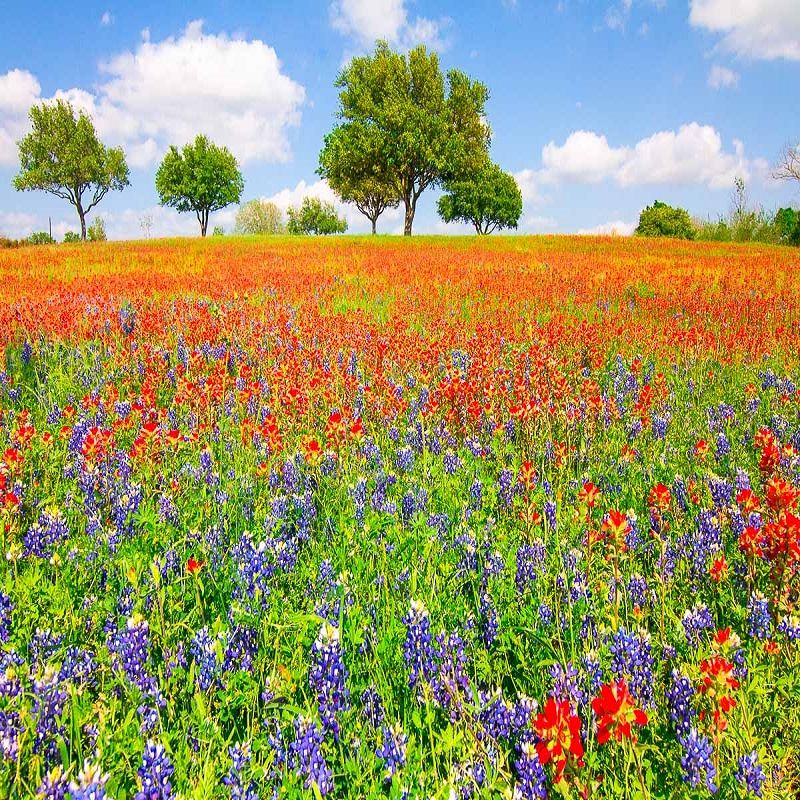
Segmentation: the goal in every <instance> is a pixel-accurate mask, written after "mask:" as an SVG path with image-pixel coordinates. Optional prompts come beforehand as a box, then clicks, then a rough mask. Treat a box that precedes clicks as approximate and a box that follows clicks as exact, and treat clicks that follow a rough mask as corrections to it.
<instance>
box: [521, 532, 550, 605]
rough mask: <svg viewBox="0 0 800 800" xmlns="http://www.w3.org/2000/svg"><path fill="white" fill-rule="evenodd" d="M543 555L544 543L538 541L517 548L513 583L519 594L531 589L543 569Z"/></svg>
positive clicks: (544, 553) (544, 552)
mask: <svg viewBox="0 0 800 800" xmlns="http://www.w3.org/2000/svg"><path fill="white" fill-rule="evenodd" d="M545 555H546V551H545V546H544V542H542V541H541V540H540V539H537V540H536V541H534V542H532V543H531V544H521V545H520V546H519V548H517V558H516V561H517V571H516V576H515V582H516V585H517V591H518V592H519V593H520V594H522V593H523V592H525V590H526V589H529V588H532V587H533V583H534V581H535V580H536V576H537V574H538V573H539V572H540V571H542V570H543V569H544V561H545Z"/></svg>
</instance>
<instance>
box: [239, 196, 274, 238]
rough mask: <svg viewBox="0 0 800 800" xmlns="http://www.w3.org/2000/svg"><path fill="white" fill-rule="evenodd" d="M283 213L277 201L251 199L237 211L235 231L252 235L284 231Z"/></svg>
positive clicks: (265, 234)
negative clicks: (276, 203)
mask: <svg viewBox="0 0 800 800" xmlns="http://www.w3.org/2000/svg"><path fill="white" fill-rule="evenodd" d="M284 229H285V226H284V224H283V214H282V213H281V210H280V209H279V208H278V206H276V205H275V203H270V202H268V201H267V200H250V202H248V203H245V204H244V205H242V206H241V207H240V208H239V210H238V211H237V212H236V227H235V231H236V233H238V234H244V235H250V236H267V235H270V234H276V233H283V232H284Z"/></svg>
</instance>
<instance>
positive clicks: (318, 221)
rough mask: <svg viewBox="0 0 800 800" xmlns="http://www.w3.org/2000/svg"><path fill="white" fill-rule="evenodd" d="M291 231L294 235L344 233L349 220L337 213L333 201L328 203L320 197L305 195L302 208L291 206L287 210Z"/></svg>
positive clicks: (288, 227)
mask: <svg viewBox="0 0 800 800" xmlns="http://www.w3.org/2000/svg"><path fill="white" fill-rule="evenodd" d="M286 213H287V216H288V217H289V224H288V225H287V226H286V228H287V230H288V231H289V233H291V234H294V235H303V234H317V235H319V234H321V235H326V234H330V233H344V232H345V231H346V230H347V220H345V219H343V218H342V217H340V216H339V215H338V214H337V213H336V208H335V207H334V205H333V203H327V202H323V201H322V200H320V199H319V198H318V197H304V198H303V202H302V204H301V206H300V208H290V209H288V211H287V212H286Z"/></svg>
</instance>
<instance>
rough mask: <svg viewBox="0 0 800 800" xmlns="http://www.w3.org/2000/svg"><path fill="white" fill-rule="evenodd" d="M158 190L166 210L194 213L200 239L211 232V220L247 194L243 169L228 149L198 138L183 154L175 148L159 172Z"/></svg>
mask: <svg viewBox="0 0 800 800" xmlns="http://www.w3.org/2000/svg"><path fill="white" fill-rule="evenodd" d="M156 190H157V191H158V196H159V199H160V202H161V205H163V206H170V207H172V208H175V209H176V210H177V211H180V212H186V211H194V213H195V216H196V217H197V221H198V222H199V223H200V235H201V236H205V235H206V233H207V231H208V218H209V216H210V215H211V214H212V213H213V212H214V211H219V210H220V209H222V208H225V207H226V206H229V205H231V203H238V202H239V200H240V199H241V196H242V191H243V190H244V178H242V173H241V172H240V170H239V165H238V163H237V161H236V159H235V158H234V156H233V154H232V153H231V152H230V150H228V148H227V147H219V146H218V145H215V144H214V143H213V142H211V141H209V140H208V138H207V137H206V136H202V135H198V136H197V137H196V138H195V140H194V142H192V143H190V144H187V145H184V147H183V148H182V149H181V150H178V148H177V147H175V146H174V145H172V146H171V147H170V148H169V151H168V152H167V154H166V155H165V156H164V160H163V161H162V162H161V165H160V166H159V168H158V171H157V172H156Z"/></svg>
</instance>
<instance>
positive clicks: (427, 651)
mask: <svg viewBox="0 0 800 800" xmlns="http://www.w3.org/2000/svg"><path fill="white" fill-rule="evenodd" d="M402 622H403V624H404V625H405V626H406V638H405V641H404V642H403V658H404V659H405V662H406V666H407V667H408V668H409V670H410V673H409V678H408V682H409V686H410V687H411V688H412V689H416V688H418V686H419V684H420V682H427V681H430V679H431V677H432V676H433V674H434V671H435V667H436V665H435V661H434V653H435V651H434V647H433V636H432V634H431V621H430V617H429V616H428V609H427V608H425V605H424V603H422V602H421V601H419V600H412V601H411V606H410V608H409V611H408V614H407V615H406V616H405V617H403V620H402Z"/></svg>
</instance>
